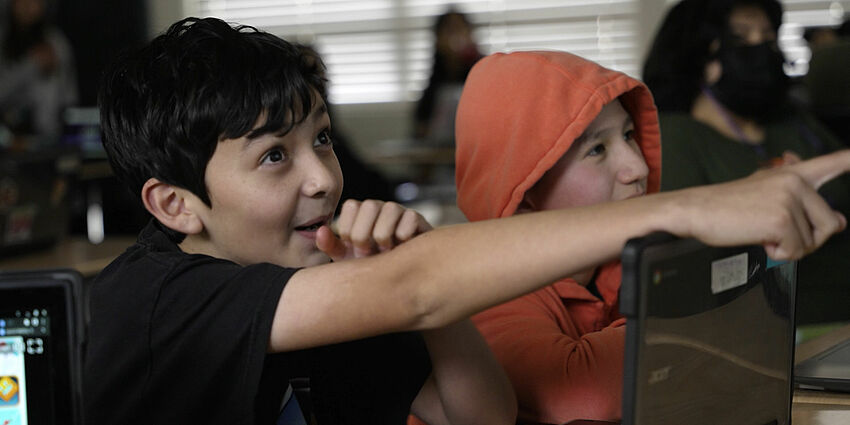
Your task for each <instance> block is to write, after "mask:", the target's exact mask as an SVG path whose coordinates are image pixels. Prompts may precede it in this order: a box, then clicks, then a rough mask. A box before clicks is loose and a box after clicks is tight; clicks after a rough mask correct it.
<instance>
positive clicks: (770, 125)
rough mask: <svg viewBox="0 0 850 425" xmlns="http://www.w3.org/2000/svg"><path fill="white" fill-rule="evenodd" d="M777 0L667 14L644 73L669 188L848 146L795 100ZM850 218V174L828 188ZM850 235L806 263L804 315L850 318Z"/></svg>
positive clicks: (687, 1) (693, 0) (685, 3)
mask: <svg viewBox="0 0 850 425" xmlns="http://www.w3.org/2000/svg"><path fill="white" fill-rule="evenodd" d="M781 22H782V6H781V5H780V3H779V2H778V1H777V0H682V1H681V2H679V3H677V4H676V5H674V6H673V7H672V8H671V9H670V11H669V12H668V14H667V16H666V17H665V18H664V20H663V22H662V23H661V26H660V28H659V30H658V33H657V35H656V38H655V40H654V41H653V44H652V47H651V49H650V52H649V55H648V56H647V59H646V62H645V63H644V69H643V79H644V81H645V82H646V84H647V86H649V89H650V90H651V91H652V93H653V96H654V98H655V102H656V105H657V106H658V110H659V122H660V127H661V134H662V141H663V143H662V157H663V158H664V161H663V163H662V167H663V169H662V173H661V176H662V178H661V189H662V191H665V190H675V189H681V188H685V187H691V186H698V185H704V184H712V183H720V182H725V181H729V180H733V179H736V178H740V177H744V176H747V175H749V174H752V173H754V172H756V171H757V170H759V169H762V168H769V167H774V166H778V165H782V164H785V163H788V162H795V161H798V160H800V159H805V158H810V157H812V156H816V155H819V154H822V153H827V152H832V151H834V150H838V149H841V148H842V147H843V146H844V145H843V144H842V143H841V142H840V141H838V140H837V139H836V138H835V136H834V135H833V134H832V133H830V132H829V131H828V130H827V129H826V127H825V126H823V125H822V124H821V123H820V122H818V121H817V120H816V119H815V118H814V115H813V114H811V113H810V112H809V111H807V110H805V109H804V108H803V107H801V106H799V105H796V104H794V103H793V102H792V100H791V96H789V91H790V88H791V81H790V79H789V77H788V76H787V75H786V74H785V72H784V65H785V58H784V56H783V54H782V51H781V50H780V49H779V45H778V43H777V33H778V30H779V26H780V24H781ZM821 194H822V195H823V196H824V197H825V198H826V199H827V200H828V202H830V203H831V204H832V206H833V207H835V208H836V209H838V210H839V211H842V212H843V213H844V214H850V178H842V179H836V180H835V181H833V182H831V183H830V184H829V185H827V186H824V187H823V188H822V189H821ZM847 258H850V232H847V231H845V232H843V233H842V234H839V235H837V236H836V237H835V238H833V239H832V240H831V241H830V243H828V244H827V245H825V246H824V247H822V248H821V249H820V250H818V251H817V252H815V253H814V254H812V255H810V256H809V257H806V258H805V259H803V260H802V261H801V262H800V266H799V282H800V286H799V288H798V295H799V297H798V304H797V321H798V323H801V324H807V323H822V322H832V321H847V320H850V309H847V307H846V306H847V305H850V291H848V290H847V288H846V286H847V278H846V276H850V261H847Z"/></svg>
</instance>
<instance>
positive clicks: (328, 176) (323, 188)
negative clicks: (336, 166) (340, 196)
mask: <svg viewBox="0 0 850 425" xmlns="http://www.w3.org/2000/svg"><path fill="white" fill-rule="evenodd" d="M305 168H306V170H305V176H304V180H303V184H302V193H303V194H304V195H305V196H308V197H311V198H317V197H324V196H327V195H328V193H330V192H332V191H334V190H336V188H337V187H338V186H339V184H340V182H339V181H337V180H338V179H337V173H335V172H334V170H332V169H331V166H330V165H329V164H326V163H325V162H324V161H322V160H320V159H318V158H316V160H314V161H311V164H310V165H307V166H306V167H305Z"/></svg>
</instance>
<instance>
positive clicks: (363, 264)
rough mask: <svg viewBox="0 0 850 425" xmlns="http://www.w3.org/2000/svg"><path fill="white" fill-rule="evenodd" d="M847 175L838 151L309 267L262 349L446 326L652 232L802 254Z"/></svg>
mask: <svg viewBox="0 0 850 425" xmlns="http://www.w3.org/2000/svg"><path fill="white" fill-rule="evenodd" d="M847 170H850V151H842V152H837V153H834V154H830V155H828V156H825V157H822V158H816V159H813V160H809V161H804V162H800V163H798V164H793V165H789V166H785V167H780V168H777V169H772V170H767V171H763V172H759V173H756V174H755V175H753V176H750V177H748V178H745V179H741V180H737V181H733V182H729V183H724V184H718V185H711V186H703V187H697V188H691V189H686V190H682V191H677V192H666V193H660V194H654V195H649V196H643V197H639V198H633V199H629V200H626V201H621V202H612V203H607V204H598V205H593V206H588V207H581V208H572V209H568V210H559V211H544V212H539V213H532V214H521V215H518V216H514V217H509V218H504V219H499V220H489V221H481V222H476V223H466V224H461V225H455V226H448V227H443V228H439V229H436V230H433V231H431V232H428V233H425V234H423V235H421V236H418V237H416V238H414V239H412V240H410V241H409V242H406V243H404V244H403V245H401V246H398V247H397V248H395V249H393V250H392V251H389V252H385V253H382V254H380V255H376V256H373V257H368V258H361V259H356V260H354V261H345V262H340V263H333V264H326V265H322V266H317V267H311V268H306V269H303V270H300V271H299V272H297V273H296V274H295V275H294V276H293V277H292V279H291V280H290V281H289V283H288V284H287V287H286V289H285V290H284V291H283V295H282V296H281V299H280V302H279V305H278V309H277V312H276V317H275V321H274V325H273V328H272V339H271V348H272V349H273V350H275V351H285V350H293V349H298V348H305V347H310V346H315V345H320V344H329V343H333V342H338V341H344V340H350V339H356V338H361V337H366V336H371V335H376V334H380V333H386V332H393V331H400V330H411V329H430V328H435V327H439V326H443V325H446V324H448V323H451V322H454V321H456V320H458V319H461V318H464V317H468V316H470V315H472V314H473V313H475V312H478V311H481V310H483V309H485V308H487V307H490V306H493V305H496V304H499V303H502V302H504V301H507V300H510V299H512V298H515V297H517V296H520V295H522V294H525V293H527V292H530V291H533V290H535V289H537V288H540V287H542V286H545V285H547V284H549V283H550V282H553V281H555V280H558V279H560V278H562V277H564V276H568V275H570V274H572V273H574V272H576V271H579V270H585V269H587V268H589V267H592V266H596V265H598V264H602V263H604V262H606V261H609V260H611V259H613V258H616V257H617V256H618V255H619V253H620V251H621V250H622V247H623V244H624V243H625V242H626V241H627V240H628V239H630V238H632V237H636V236H640V235H644V234H647V233H649V232H652V231H659V230H660V231H667V232H670V233H673V234H675V235H678V236H681V237H696V238H698V239H700V240H703V241H704V242H707V243H709V244H713V245H727V246H728V245H743V244H761V245H764V246H765V247H766V249H767V250H768V254H769V255H771V256H772V257H774V258H775V259H796V258H800V257H801V256H803V255H804V254H806V253H808V252H811V251H812V250H814V249H816V248H817V247H818V246H820V245H821V244H823V242H824V241H825V240H826V239H827V238H828V237H829V236H830V235H832V234H833V233H835V232H837V231H839V230H841V229H843V228H844V227H845V226H846V219H845V218H844V217H843V216H841V215H840V214H839V213H837V212H835V211H833V210H832V209H831V208H830V207H829V206H828V205H827V204H826V202H824V201H823V199H822V198H821V197H820V196H819V195H818V194H817V192H816V188H817V186H818V185H819V184H822V183H824V182H825V181H827V180H828V179H829V178H832V177H835V176H837V175H839V174H841V173H843V172H846V171H847Z"/></svg>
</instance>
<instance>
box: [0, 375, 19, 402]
mask: <svg viewBox="0 0 850 425" xmlns="http://www.w3.org/2000/svg"><path fill="white" fill-rule="evenodd" d="M16 404H18V378H17V377H16V376H0V407H4V406H14V405H16Z"/></svg>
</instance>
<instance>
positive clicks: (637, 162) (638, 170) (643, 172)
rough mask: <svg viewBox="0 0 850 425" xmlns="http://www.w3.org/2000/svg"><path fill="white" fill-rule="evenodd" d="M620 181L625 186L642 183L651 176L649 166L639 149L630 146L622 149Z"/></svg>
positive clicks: (618, 174) (618, 173)
mask: <svg viewBox="0 0 850 425" xmlns="http://www.w3.org/2000/svg"><path fill="white" fill-rule="evenodd" d="M621 152H622V156H621V163H620V169H619V170H618V172H617V176H618V179H619V180H620V182H621V183H623V184H632V183H636V182H641V181H643V180H645V179H646V178H647V176H649V166H647V165H646V160H644V158H643V153H641V151H640V149H639V148H637V147H632V146H628V147H626V148H625V149H622V151H621Z"/></svg>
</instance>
